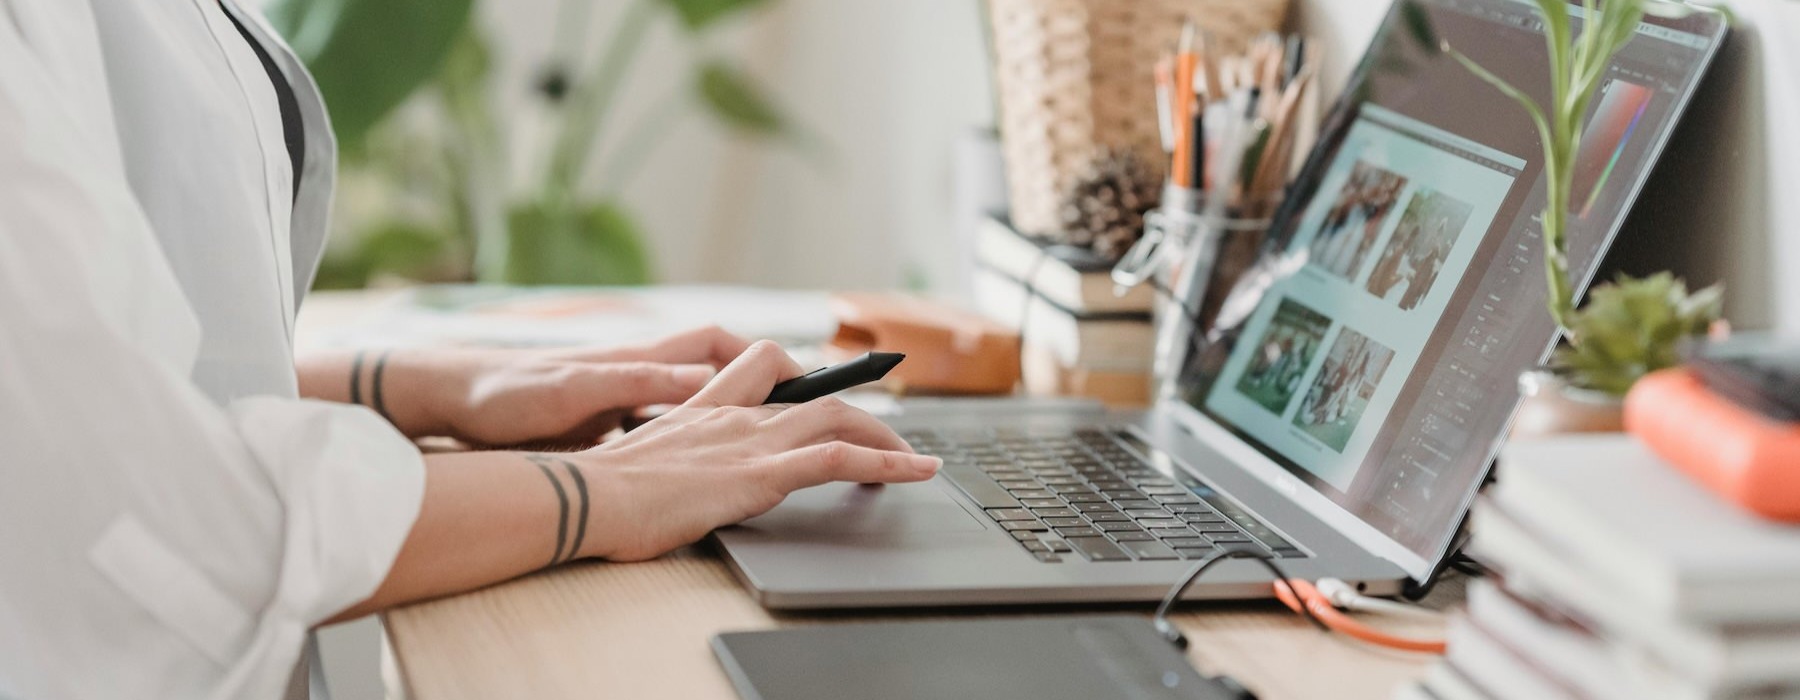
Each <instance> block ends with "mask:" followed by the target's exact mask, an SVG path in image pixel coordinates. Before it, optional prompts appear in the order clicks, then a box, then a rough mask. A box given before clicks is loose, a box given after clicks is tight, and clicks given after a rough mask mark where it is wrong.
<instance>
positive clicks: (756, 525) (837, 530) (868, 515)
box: [744, 478, 988, 539]
mask: <svg viewBox="0 0 1800 700" xmlns="http://www.w3.org/2000/svg"><path fill="white" fill-rule="evenodd" d="M955 488H956V487H954V486H951V485H950V484H949V483H948V482H946V481H944V480H943V479H941V478H938V479H932V480H931V481H928V482H925V483H922V484H894V485H888V486H862V485H858V484H827V485H824V486H818V487H814V488H810V489H805V490H802V491H796V492H794V494H793V495H791V496H788V499H787V500H786V501H783V502H782V504H781V505H780V506H779V507H777V508H776V509H775V510H773V511H770V512H769V513H768V514H766V515H763V516H761V517H758V518H755V519H752V520H750V521H748V522H745V523H744V526H745V527H749V528H753V529H756V530H762V531H765V532H771V533H781V534H783V535H800V536H804V537H806V538H807V539H813V538H816V536H818V535H829V534H857V535H867V534H880V535H895V536H899V535H905V534H910V533H941V532H979V531H981V530H985V529H988V524H987V523H986V521H985V520H983V519H979V518H977V517H975V516H974V515H973V514H971V513H969V511H968V510H967V509H965V508H964V507H963V505H962V503H961V502H960V501H958V500H957V499H956V498H955V497H954V496H951V495H950V494H951V492H952V491H954V489H955Z"/></svg>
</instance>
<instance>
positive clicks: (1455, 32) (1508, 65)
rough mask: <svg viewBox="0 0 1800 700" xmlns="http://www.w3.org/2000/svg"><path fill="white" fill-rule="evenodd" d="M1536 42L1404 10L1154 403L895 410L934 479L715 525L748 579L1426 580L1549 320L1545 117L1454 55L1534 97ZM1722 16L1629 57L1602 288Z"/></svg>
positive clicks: (1587, 192)
mask: <svg viewBox="0 0 1800 700" xmlns="http://www.w3.org/2000/svg"><path fill="white" fill-rule="evenodd" d="M1573 10H1574V11H1575V12H1576V13H1577V14H1578V15H1579V13H1580V10H1581V7H1580V5H1579V3H1575V4H1574V6H1573ZM1541 31H1542V30H1541V25H1540V23H1539V20H1538V19H1537V16H1536V14H1535V10H1534V9H1533V7H1532V3H1530V2H1521V1H1519V0H1401V2H1400V3H1398V4H1397V5H1396V7H1395V9H1393V10H1391V11H1390V13H1389V15H1388V17H1387V19H1386V21H1385V23H1384V25H1383V27H1382V29H1381V31H1380V32H1379V33H1378V34H1377V36H1376V38H1375V40H1374V42H1373V43H1372V44H1371V46H1370V48H1369V51H1368V53H1367V55H1366V56H1365V57H1364V59H1363V61H1362V62H1361V65H1360V66H1359V67H1358V69H1357V71H1356V72H1355V74H1354V75H1353V76H1352V78H1351V80H1350V83H1349V86H1348V88H1347V89H1346V91H1345V95H1346V97H1345V98H1343V99H1342V100H1340V102H1339V103H1338V104H1337V105H1336V107H1335V108H1334V109H1333V110H1332V113H1331V115H1330V116H1329V117H1328V118H1327V119H1326V123H1325V126H1324V128H1323V130H1322V135H1321V138H1320V141H1319V143H1318V145H1317V146H1316V148H1315V149H1314V150H1313V151H1312V153H1311V154H1310V155H1309V156H1308V160H1307V163H1306V165H1305V167H1304V168H1303V169H1302V174H1301V176H1300V177H1299V179H1298V182H1297V184H1296V185H1295V186H1294V188H1293V190H1292V194H1291V196H1290V197H1289V198H1288V201H1287V203H1286V204H1285V205H1284V206H1283V208H1282V209H1281V211H1279V212H1278V213H1277V214H1276V217H1275V221H1274V226H1273V228H1272V229H1271V231H1270V233H1269V237H1268V240H1267V244H1266V245H1265V248H1264V251H1263V254H1262V256H1261V258H1260V260H1259V262H1258V263H1257V266H1256V268H1255V269H1253V270H1252V272H1251V273H1250V274H1249V275H1248V276H1247V277H1246V281H1245V282H1244V283H1242V284H1240V285H1239V287H1238V289H1236V290H1235V291H1233V292H1232V294H1231V295H1230V296H1229V297H1228V298H1227V299H1226V300H1225V302H1224V304H1223V306H1222V309H1221V311H1220V313H1219V320H1218V322H1217V324H1216V325H1215V327H1214V329H1212V330H1210V331H1208V332H1207V333H1205V334H1204V337H1195V338H1194V340H1193V342H1191V343H1188V344H1187V348H1183V349H1182V350H1181V355H1180V358H1181V359H1180V361H1179V363H1178V364H1179V366H1181V367H1182V368H1183V369H1182V371H1181V372H1180V373H1179V376H1178V377H1175V378H1173V379H1172V380H1171V381H1170V382H1169V385H1168V386H1166V387H1164V388H1163V391H1162V392H1161V398H1160V399H1159V400H1158V401H1157V402H1156V404H1155V406H1154V407H1153V408H1151V409H1150V410H1148V411H1144V412H1134V413H1108V412H1105V411H1102V410H1097V409H1080V408H1074V409H1072V408H1068V407H1067V405H1066V404H1055V403H1044V404H1041V405H1040V404H1033V403H1030V402H1007V403H999V404H992V403H988V404H984V403H979V402H971V403H957V402H937V403H934V404H930V405H929V407H926V406H927V405H926V404H920V405H918V406H915V407H914V408H909V409H908V410H906V411H905V413H904V414H903V415H900V416H897V417H894V418H892V419H891V420H890V423H891V424H892V425H893V426H894V427H895V428H896V429H897V430H899V431H900V432H901V434H902V435H903V436H905V437H906V438H907V439H908V440H909V441H910V442H912V444H913V445H914V446H915V447H916V448H917V449H919V450H920V451H922V452H930V453H936V454H939V455H942V456H943V457H944V458H945V467H944V470H943V472H942V474H941V475H940V476H938V477H937V478H935V479H933V480H932V481H930V482H927V483H923V484H915V485H908V486H890V487H880V488H878V487H867V486H858V485H849V484H841V485H831V486H825V487H820V488H815V489H809V490H806V491H802V492H799V493H796V494H794V495H793V496H792V497H790V498H789V499H788V500H787V501H786V502H785V503H783V504H782V505H781V506H780V507H778V508H776V509H775V510H774V511H772V512H770V513H768V514H766V515H764V516H762V517H759V518H756V519H753V520H750V521H749V522H746V523H744V524H743V525H741V526H737V527H732V528H727V529H724V530H720V531H719V532H718V533H716V538H717V540H718V542H719V544H720V545H722V547H723V550H724V552H725V554H726V556H727V558H728V559H729V561H730V563H731V565H732V567H733V568H734V569H735V571H736V572H737V574H738V575H739V576H740V577H741V578H742V579H743V581H744V582H745V583H746V584H747V585H748V586H749V588H750V589H751V590H752V591H753V592H754V594H755V596H756V598H757V600H759V601H760V602H761V603H762V604H764V605H765V606H768V607H771V608H833V607H895V606H912V605H957V604H967V605H986V604H1044V603H1097V602H1128V601H1149V600H1154V599H1157V598H1159V597H1160V596H1161V595H1163V594H1164V593H1165V592H1166V591H1167V590H1168V588H1169V587H1170V585H1171V584H1172V583H1173V582H1174V581H1176V580H1177V579H1178V578H1179V577H1180V576H1181V575H1182V574H1183V573H1184V572H1185V571H1186V570H1187V569H1189V568H1190V567H1191V566H1193V563H1192V562H1193V561H1194V560H1195V559H1197V558H1200V557H1203V556H1206V555H1207V554H1209V553H1211V552H1213V551H1215V550H1217V549H1220V548H1250V549H1254V550H1256V551H1260V552H1263V553H1266V554H1268V555H1269V556H1273V557H1276V558H1277V562H1278V563H1279V564H1280V565H1281V566H1282V567H1283V568H1284V569H1286V571H1287V572H1288V573H1289V574H1291V575H1293V576H1299V577H1304V578H1309V579H1317V578H1322V577H1336V578H1341V579H1344V580H1347V581H1350V582H1352V583H1356V584H1361V585H1363V586H1364V587H1365V588H1366V590H1367V591H1369V592H1371V593H1374V594H1397V593H1401V592H1403V591H1404V590H1407V589H1408V588H1409V587H1412V588H1417V587H1419V586H1422V585H1425V584H1426V583H1427V582H1429V581H1431V580H1432V579H1433V577H1434V576H1435V575H1436V573H1437V572H1438V571H1439V569H1440V567H1441V566H1442V565H1443V563H1444V561H1445V560H1446V559H1447V557H1448V556H1449V555H1450V553H1451V552H1452V551H1453V548H1454V546H1455V545H1456V544H1457V543H1458V533H1459V528H1460V526H1461V523H1462V520H1463V518H1464V515H1465V513H1466V511H1467V508H1468V506H1469V503H1470V501H1471V500H1472V499H1473V498H1474V495H1475V492H1476V490H1477V488H1478V487H1479V486H1480V484H1481V482H1482V481H1483V479H1484V477H1485V475H1486V473H1487V470H1488V466H1489V464H1490V462H1491V461H1492V459H1493V456H1494V454H1495V451H1496V450H1497V448H1498V446H1499V444H1500V441H1501V438H1502V435H1503V434H1504V432H1505V431H1506V428H1507V424H1508V422H1509V421H1510V419H1511V416H1512V414H1513V412H1514V410H1515V409H1516V407H1517V403H1518V393H1517V389H1516V378H1517V376H1518V374H1519V373H1520V371H1522V370H1524V369H1526V368H1529V367H1531V366H1533V365H1536V364H1538V363H1540V362H1542V361H1543V360H1544V359H1545V357H1546V356H1547V353H1548V351H1549V348H1551V347H1552V344H1553V342H1554V339H1555V334H1556V329H1555V327H1554V326H1553V324H1552V323H1551V322H1550V320H1549V318H1548V317H1547V314H1546V312H1545V311H1544V296H1545V295H1544V278H1543V274H1544V273H1543V267H1544V266H1543V263H1542V249H1541V247H1540V243H1541V242H1540V240H1539V234H1538V229H1537V228H1536V224H1535V218H1536V213H1537V212H1539V211H1541V210H1542V208H1543V202H1544V195H1543V184H1542V181H1543V178H1542V157H1541V150H1540V146H1539V144H1538V140H1537V137H1536V134H1535V132H1534V131H1533V129H1532V126H1531V123H1530V122H1529V120H1528V119H1527V117H1526V115H1525V113H1524V112H1523V111H1522V110H1521V109H1520V108H1519V107H1518V106H1516V105H1515V104H1514V103H1512V102H1510V101H1509V100H1508V99H1507V98H1506V97H1504V96H1503V95H1501V94H1500V93H1499V92H1498V91H1496V90H1494V89H1493V88H1491V87H1489V86H1487V85H1486V84H1484V83H1482V82H1480V81H1479V80H1478V79H1476V78H1475V77H1473V76H1472V75H1470V74H1469V73H1468V71H1466V70H1465V69H1464V68H1463V67H1461V66H1460V65H1458V64H1457V63H1456V62H1455V61H1453V60H1450V59H1448V58H1446V57H1445V56H1444V55H1443V54H1441V53H1439V51H1438V50H1437V46H1438V42H1439V41H1440V40H1441V41H1445V42H1448V43H1449V44H1451V45H1453V46H1455V47H1457V48H1458V49H1460V50H1462V51H1463V52H1464V53H1467V54H1469V55H1471V56H1473V57H1474V58H1475V59H1476V60H1478V61H1480V62H1481V63H1482V64H1484V65H1486V66H1488V67H1489V68H1491V69H1492V70H1494V71H1495V72H1496V73H1498V74H1500V75H1502V76H1504V77H1506V78H1508V79H1509V80H1512V81H1514V83H1515V84H1516V85H1519V86H1521V87H1523V88H1524V89H1526V90H1529V91H1533V92H1535V93H1537V94H1539V95H1542V94H1545V93H1547V92H1548V88H1547V86H1546V85H1545V84H1544V75H1545V74H1546V73H1547V70H1548V69H1547V67H1546V59H1545V57H1544V54H1545V51H1544V38H1543V36H1542V34H1541ZM1724 32H1725V29H1724V25H1723V22H1721V21H1720V20H1719V18H1718V17H1717V15H1714V14H1711V13H1696V14H1694V15H1691V16H1688V17H1684V18H1679V19H1664V18H1653V19H1649V20H1646V22H1645V23H1644V25H1643V26H1642V27H1641V29H1640V32H1639V34H1638V36H1637V37H1636V38H1635V39H1634V40H1633V41H1632V42H1631V43H1630V44H1628V45H1627V47H1626V48H1625V50H1624V52H1623V54H1621V56H1620V57H1619V58H1617V59H1616V60H1615V62H1614V64H1613V66H1612V69H1611V70H1610V71H1609V73H1608V75H1607V76H1606V84H1605V87H1604V88H1603V90H1602V92H1601V94H1600V95H1599V96H1598V97H1597V98H1596V99H1595V103H1596V104H1595V105H1594V107H1593V108H1592V109H1593V111H1594V115H1593V117H1592V118H1591V121H1590V124H1589V126H1588V127H1587V131H1586V136H1585V138H1584V141H1585V146H1584V152H1583V157H1582V159H1581V165H1580V167H1579V168H1578V171H1579V172H1578V173H1577V178H1576V180H1577V183H1576V184H1577V192H1576V198H1575V201H1576V203H1577V205H1578V206H1579V210H1578V211H1577V216H1576V217H1575V224H1574V229H1573V230H1572V231H1571V240H1572V242H1573V245H1572V251H1571V252H1572V257H1573V259H1574V261H1573V263H1574V264H1573V267H1574V269H1576V270H1578V271H1583V272H1581V273H1580V274H1581V276H1583V277H1588V276H1591V274H1592V270H1593V269H1594V268H1595V267H1596V266H1597V264H1598V261H1599V259H1600V257H1601V254H1602V253H1603V252H1604V250H1605V249H1606V248H1607V246H1608V245H1609V244H1610V242H1611V239H1612V237H1613V235H1614V233H1615V232H1616V231H1617V230H1618V227H1619V224H1620V222H1621V221H1622V220H1623V218H1624V215H1625V213H1626V212H1627V210H1628V209H1629V208H1630V206H1631V204H1632V202H1633V200H1634V199H1635V198H1636V196H1637V193H1638V191H1639V189H1640V188H1641V187H1642V185H1643V183H1644V181H1645V179H1646V177H1647V176H1648V174H1649V172H1650V169H1651V166H1652V164H1653V163H1654V162H1655V161H1656V159H1657V156H1658V154H1659V153H1660V152H1661V151H1662V149H1663V146H1664V143H1665V141H1666V140H1667V139H1668V136H1669V134H1670V132H1671V131H1672V129H1673V127H1674V125H1675V122H1676V120H1677V117H1678V115H1679V114H1680V113H1681V111H1682V110H1683V108H1684V107H1685V105H1686V103H1687V101H1688V97H1689V96H1690V95H1691V94H1692V93H1693V92H1694V90H1695V88H1696V85H1697V84H1698V82H1699V80H1700V77H1701V75H1702V73H1703V72H1704V69H1705V66H1706V65H1707V63H1708V62H1709V61H1710V59H1711V57H1712V55H1713V53H1714V52H1715V51H1716V50H1717V47H1718V45H1719V43H1720V42H1721V41H1723V39H1724ZM1190 301H1191V300H1190ZM1270 590H1271V589H1270V584H1269V579H1268V576H1267V574H1266V573H1265V571H1264V570H1263V569H1262V568H1260V567H1257V566H1255V565H1254V564H1253V563H1252V562H1246V561H1226V562H1224V563H1223V566H1220V567H1218V568H1216V569H1215V570H1214V571H1212V572H1210V573H1209V574H1208V575H1207V577H1206V578H1205V579H1203V580H1202V581H1201V582H1200V583H1199V584H1198V585H1196V586H1194V587H1193V588H1192V589H1190V591H1189V594H1188V595H1189V597H1191V598H1247V597H1262V596H1267V595H1269V594H1270Z"/></svg>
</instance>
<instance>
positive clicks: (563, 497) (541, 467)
mask: <svg viewBox="0 0 1800 700" xmlns="http://www.w3.org/2000/svg"><path fill="white" fill-rule="evenodd" d="M525 459H526V460H527V461H530V462H531V463H532V464H534V465H536V466H537V468H538V471H540V472H543V474H544V478H546V479H549V480H550V486H551V488H553V489H555V490H556V502H557V520H556V549H555V551H553V552H551V554H550V563H549V564H547V565H546V566H556V565H557V564H561V563H563V562H567V561H570V560H572V559H574V558H575V557H576V555H578V554H580V552H581V543H582V540H584V539H586V538H587V520H588V490H587V479H585V478H583V477H582V476H581V470H580V469H577V468H575V465H574V464H571V463H570V462H569V461H568V460H565V459H559V458H556V457H551V456H549V455H543V454H527V455H525ZM559 466H560V467H562V468H563V470H564V471H566V472H567V473H568V475H569V482H570V483H571V484H572V485H573V486H574V489H573V490H574V492H575V498H576V507H575V508H574V509H573V510H574V513H573V517H574V521H573V525H574V528H573V529H574V531H575V537H574V539H573V540H570V538H569V530H570V529H571V528H570V525H571V522H570V517H571V512H570V511H571V509H570V508H569V489H565V488H563V482H562V479H559V478H557V470H556V467H559ZM565 544H566V545H567V546H568V551H567V552H566V553H565V552H564V551H563V548H564V545H565Z"/></svg>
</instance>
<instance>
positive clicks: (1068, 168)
mask: <svg viewBox="0 0 1800 700" xmlns="http://www.w3.org/2000/svg"><path fill="white" fill-rule="evenodd" d="M988 7H989V19H990V22H991V28H992V44H991V46H992V49H993V59H994V83H995V90H996V92H997V93H998V97H999V103H1000V105H999V107H1000V114H999V119H1000V134H1001V146H1002V150H1003V153H1004V155H1005V158H1006V179H1007V190H1008V193H1009V195H1010V202H1011V213H1012V222H1013V225H1014V226H1016V227H1018V229H1019V230H1020V231H1022V232H1024V233H1026V234H1029V235H1034V236H1049V237H1052V238H1054V237H1056V235H1057V234H1058V230H1057V229H1058V228H1059V226H1058V217H1057V211H1058V209H1059V207H1060V205H1061V201H1060V200H1061V198H1062V196H1063V194H1064V193H1065V192H1068V191H1069V188H1070V186H1071V185H1072V184H1073V183H1074V181H1075V179H1076V178H1077V177H1078V176H1079V175H1080V174H1081V172H1082V170H1083V169H1084V168H1086V167H1087V165H1088V164H1089V163H1091V162H1092V161H1093V159H1094V156H1095V155H1096V154H1097V153H1099V152H1100V151H1101V150H1111V151H1113V152H1123V151H1132V152H1134V153H1135V154H1136V155H1137V156H1138V158H1139V159H1140V160H1142V161H1143V162H1145V163H1151V164H1159V163H1161V164H1166V163H1167V158H1166V157H1165V156H1164V155H1163V152H1162V147H1161V137H1160V136H1159V134H1158V130H1157V116H1156V88H1155V85H1154V81H1153V75H1154V72H1155V66H1156V60H1157V56H1158V54H1159V53H1160V52H1164V51H1167V50H1168V49H1169V47H1170V46H1173V45H1174V44H1175V42H1176V40H1177V38H1178V37H1179V35H1180V33H1181V26H1182V23H1183V22H1184V21H1187V20H1192V21H1193V22H1194V23H1195V24H1196V25H1197V26H1198V27H1199V28H1200V29H1201V30H1203V31H1205V32H1207V33H1208V34H1209V35H1210V36H1211V37H1213V40H1214V41H1215V42H1216V46H1217V48H1218V49H1219V50H1220V51H1221V52H1228V53H1236V52H1238V51H1241V50H1243V49H1244V47H1245V46H1246V45H1248V44H1249V42H1250V40H1251V39H1253V38H1255V37H1256V36H1257V35H1258V34H1261V33H1263V32H1268V31H1274V30H1277V29H1280V28H1281V26H1282V23H1283V21H1284V20H1285V19H1286V17H1287V8H1288V0H988ZM1156 167H1157V169H1158V170H1161V169H1162V167H1164V166H1163V165H1157V166H1156ZM1162 175H1163V173H1161V172H1157V173H1154V174H1153V176H1154V177H1158V178H1160V177H1162Z"/></svg>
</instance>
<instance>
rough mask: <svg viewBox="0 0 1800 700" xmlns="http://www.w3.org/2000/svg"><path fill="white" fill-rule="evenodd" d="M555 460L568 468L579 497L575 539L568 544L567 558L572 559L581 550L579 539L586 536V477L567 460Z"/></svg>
mask: <svg viewBox="0 0 1800 700" xmlns="http://www.w3.org/2000/svg"><path fill="white" fill-rule="evenodd" d="M557 461H559V462H562V465H563V468H564V469H567V470H569V479H570V480H572V481H574V482H575V495H576V496H577V497H578V498H580V499H581V507H580V509H579V510H580V515H579V516H577V517H578V518H579V519H578V520H576V521H575V541H574V542H572V543H570V544H569V559H574V558H575V555H577V554H579V553H580V552H581V541H582V540H583V539H585V538H586V537H587V523H588V490H587V479H585V478H583V477H582V476H581V470H579V469H576V468H575V465H573V464H570V463H569V462H568V460H557Z"/></svg>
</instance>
